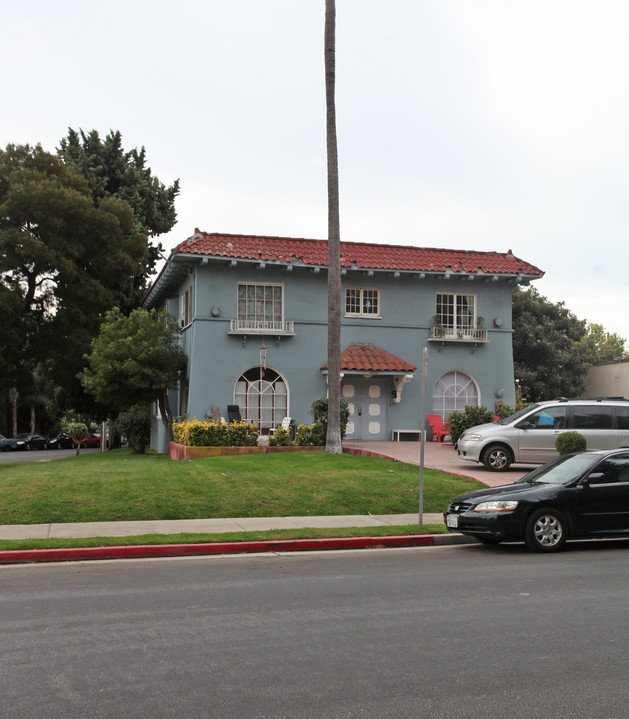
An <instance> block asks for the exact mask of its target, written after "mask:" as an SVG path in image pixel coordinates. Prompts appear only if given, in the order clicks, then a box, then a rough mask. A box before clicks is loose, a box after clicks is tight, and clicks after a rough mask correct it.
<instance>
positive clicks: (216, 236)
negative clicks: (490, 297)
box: [171, 229, 544, 277]
mask: <svg viewBox="0 0 629 719" xmlns="http://www.w3.org/2000/svg"><path fill="white" fill-rule="evenodd" d="M176 254H191V255H197V256H198V255H204V256H211V257H221V258H223V257H224V258H233V259H242V260H254V261H259V262H282V263H287V264H304V265H309V266H320V267H326V266H327V264H328V243H327V241H326V240H306V239H294V238H289V237H261V236H255V235H227V234H221V233H210V234H208V233H206V232H200V231H199V230H198V229H197V230H196V231H195V234H194V235H192V237H189V238H188V239H187V240H185V241H184V242H182V243H181V244H179V245H178V246H177V247H175V249H174V250H173V251H172V254H171V256H173V255H176ZM341 267H348V268H351V267H356V268H357V269H371V270H389V271H411V272H446V271H447V270H450V271H452V272H453V273H465V274H469V273H473V272H474V273H475V272H477V271H479V270H480V271H481V272H483V273H489V274H512V275H520V274H521V275H524V276H527V277H541V276H542V275H543V274H544V273H543V272H542V270H540V269H539V268H538V267H535V266H534V265H531V264H530V263H528V262H525V261H524V260H521V259H519V258H517V257H515V255H513V253H512V252H511V250H509V251H508V252H479V251H475V250H446V249H433V248H428V247H408V246H403V245H381V244H374V243H367V242H341Z"/></svg>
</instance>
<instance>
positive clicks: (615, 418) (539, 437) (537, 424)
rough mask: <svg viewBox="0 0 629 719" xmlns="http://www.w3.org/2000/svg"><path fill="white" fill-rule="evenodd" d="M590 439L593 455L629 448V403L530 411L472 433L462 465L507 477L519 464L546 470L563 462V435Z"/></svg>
mask: <svg viewBox="0 0 629 719" xmlns="http://www.w3.org/2000/svg"><path fill="white" fill-rule="evenodd" d="M567 431H575V432H579V434H582V435H583V436H584V437H585V440H586V442H587V448H588V449H617V448H619V447H629V400H626V399H625V400H623V399H596V400H585V399H576V400H568V399H564V398H559V399H556V400H553V401H549V402H538V403H537V404H533V405H530V406H529V407H525V408H524V409H523V410H520V411H519V412H516V413H515V414H512V415H511V416H510V417H507V418H506V419H501V420H499V421H498V422H492V423H490V424H482V425H479V426H477V427H471V428H470V429H468V430H466V431H465V432H463V434H462V436H461V437H460V438H459V441H458V442H457V445H456V446H457V452H458V457H459V459H465V460H468V461H471V462H482V463H483V464H484V465H485V467H486V468H487V469H489V470H491V471H493V472H504V471H505V470H507V469H509V467H510V466H511V464H512V463H513V462H525V463H532V464H538V463H539V464H542V463H544V462H548V460H549V459H552V458H553V457H556V456H557V454H558V453H557V450H556V448H555V440H556V439H557V436H558V435H559V434H561V433H562V432H567Z"/></svg>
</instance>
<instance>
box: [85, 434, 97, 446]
mask: <svg viewBox="0 0 629 719" xmlns="http://www.w3.org/2000/svg"><path fill="white" fill-rule="evenodd" d="M81 447H100V435H96V434H88V435H87V437H85V439H82V440H81Z"/></svg>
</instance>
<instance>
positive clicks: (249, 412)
mask: <svg viewBox="0 0 629 719" xmlns="http://www.w3.org/2000/svg"><path fill="white" fill-rule="evenodd" d="M234 404H237V405H238V406H239V407H240V414H241V415H242V418H243V419H244V420H246V421H247V422H254V421H255V422H257V423H258V427H259V428H260V433H261V434H268V431H269V429H271V428H272V427H277V426H278V425H280V424H282V420H283V419H284V417H286V415H287V414H288V387H287V385H286V382H285V380H284V378H283V377H282V376H281V375H279V374H278V373H277V372H276V371H275V370H272V369H270V368H269V367H266V368H265V367H252V368H251V369H249V370H247V371H246V372H244V373H243V374H242V375H240V378H239V379H238V381H237V382H236V387H235V388H234Z"/></svg>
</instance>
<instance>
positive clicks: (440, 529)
mask: <svg viewBox="0 0 629 719" xmlns="http://www.w3.org/2000/svg"><path fill="white" fill-rule="evenodd" d="M447 533H448V532H447V529H446V528H445V526H444V525H443V524H423V525H421V526H420V525H415V524H402V525H387V526H386V527H343V528H332V529H313V528H304V529H273V530H266V531H263V532H224V533H221V534H192V533H180V534H142V535H138V536H134V537H85V538H82V539H69V538H65V537H57V538H55V537H51V538H47V539H15V540H9V539H5V540H0V550H1V551H4V550H17V549H73V548H83V547H123V546H124V547H126V546H134V545H144V544H148V545H161V544H206V543H207V544H210V543H216V542H259V541H276V540H281V539H328V538H337V537H338V538H345V537H397V536H407V535H415V534H447Z"/></svg>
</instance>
